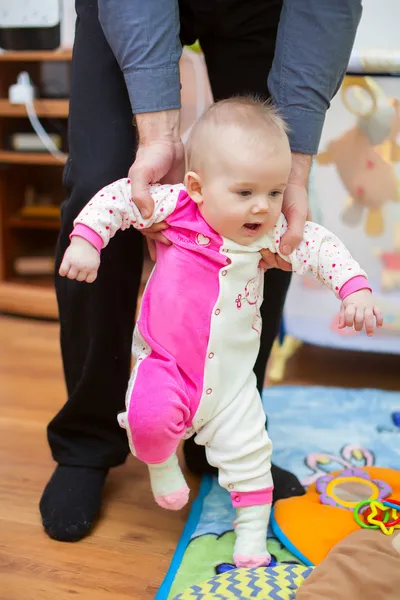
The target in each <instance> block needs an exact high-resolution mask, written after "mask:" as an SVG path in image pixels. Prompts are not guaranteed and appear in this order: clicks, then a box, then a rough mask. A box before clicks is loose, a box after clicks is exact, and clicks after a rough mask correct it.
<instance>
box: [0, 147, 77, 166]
mask: <svg viewBox="0 0 400 600" xmlns="http://www.w3.org/2000/svg"><path fill="white" fill-rule="evenodd" d="M66 162H67V156H65V158H63V159H62V160H60V159H58V158H56V157H55V156H53V155H52V154H50V153H49V152H8V151H6V150H0V164H1V163H3V164H4V163H5V164H11V163H12V164H17V165H57V166H63V165H64V164H65V163H66Z"/></svg>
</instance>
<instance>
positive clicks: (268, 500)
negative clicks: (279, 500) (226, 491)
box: [231, 486, 274, 508]
mask: <svg viewBox="0 0 400 600" xmlns="http://www.w3.org/2000/svg"><path fill="white" fill-rule="evenodd" d="M273 490H274V488H273V486H272V487H269V488H264V489H263V490H256V491H255V492H231V500H232V506H233V507H234V508H237V507H242V506H262V505H263V504H272V492H273Z"/></svg>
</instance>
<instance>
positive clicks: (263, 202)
mask: <svg viewBox="0 0 400 600" xmlns="http://www.w3.org/2000/svg"><path fill="white" fill-rule="evenodd" d="M267 212H269V203H268V200H267V198H260V199H259V200H258V201H257V203H256V204H255V205H254V208H253V214H256V213H267Z"/></svg>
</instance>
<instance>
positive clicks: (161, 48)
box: [98, 0, 184, 258]
mask: <svg viewBox="0 0 400 600" xmlns="http://www.w3.org/2000/svg"><path fill="white" fill-rule="evenodd" d="M98 3H99V20H100V24H101V26H102V29H103V31H104V34H105V36H106V38H107V41H108V43H109V44H110V47H111V49H112V51H113V53H114V55H115V57H116V59H117V61H118V64H119V66H120V68H121V70H122V72H123V75H124V78H125V83H126V87H127V90H128V93H129V98H130V102H131V107H132V114H134V115H135V120H136V127H137V133H138V141H139V144H138V150H137V154H136V158H135V162H134V163H133V165H132V167H131V169H130V171H129V177H130V179H131V181H132V197H133V199H134V201H135V203H136V204H137V206H138V207H139V208H140V210H141V213H142V215H143V217H147V216H148V215H150V214H151V213H152V211H153V207H154V205H153V200H152V197H151V195H150V193H149V186H150V185H151V184H154V183H157V182H159V181H161V182H163V181H165V182H167V183H179V182H181V181H182V179H183V169H184V149H183V144H182V141H181V138H180V111H179V109H180V106H181V97H180V88H181V86H180V77H179V59H180V57H181V53H182V47H181V43H180V40H179V29H180V24H179V9H178V1H177V0H98ZM165 227H166V225H164V224H160V225H156V226H154V227H153V228H152V229H151V230H150V231H149V232H146V231H145V232H144V233H146V235H148V236H149V237H151V238H152V239H156V240H158V241H160V242H164V243H169V242H168V241H167V239H166V238H165V237H164V236H163V235H162V234H161V233H160V232H161V231H162V229H165ZM148 244H149V250H150V255H151V256H152V258H155V246H154V243H151V242H150V241H149V239H148Z"/></svg>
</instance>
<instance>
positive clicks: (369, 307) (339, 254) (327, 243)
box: [273, 217, 383, 335]
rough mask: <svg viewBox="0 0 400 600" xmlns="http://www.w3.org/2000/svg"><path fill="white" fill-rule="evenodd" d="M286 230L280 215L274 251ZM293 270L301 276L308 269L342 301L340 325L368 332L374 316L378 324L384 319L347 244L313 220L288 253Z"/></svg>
mask: <svg viewBox="0 0 400 600" xmlns="http://www.w3.org/2000/svg"><path fill="white" fill-rule="evenodd" d="M285 231H286V220H285V219H284V217H282V218H281V220H280V221H279V223H278V225H277V227H276V228H275V231H274V233H275V239H274V242H273V243H274V246H275V248H274V251H275V252H279V243H280V238H281V236H282V235H283V233H284V232H285ZM283 258H286V260H288V261H289V262H291V264H292V267H293V272H295V273H298V274H299V275H304V274H305V273H306V272H308V271H311V272H312V273H313V275H314V277H315V278H316V279H318V280H319V281H321V282H322V283H323V284H324V285H326V286H327V287H329V288H330V289H331V290H332V291H333V293H334V294H335V296H336V297H337V298H339V299H341V300H342V306H341V313H340V320H339V327H340V328H343V327H346V326H347V327H352V326H353V325H354V327H355V329H356V331H361V330H362V328H363V326H364V325H365V329H366V332H367V334H368V335H372V334H373V332H374V316H375V318H376V324H377V326H378V327H381V326H382V323H383V318H382V313H381V311H380V309H379V308H378V307H377V306H376V303H375V300H374V298H373V296H372V293H371V287H370V285H369V283H368V280H367V278H366V273H365V272H364V271H363V270H362V269H361V267H360V265H359V264H358V263H357V262H356V261H355V260H354V258H353V257H352V256H351V254H350V252H349V251H348V249H347V248H346V246H345V245H344V244H343V242H341V241H340V240H339V238H338V237H336V236H335V235H334V234H333V233H331V232H330V231H328V230H327V229H325V227H322V226H321V225H317V224H315V223H311V222H307V223H306V224H305V228H304V235H303V240H302V241H301V243H300V245H299V246H298V248H296V250H295V251H294V252H293V253H292V254H291V255H290V256H289V257H283Z"/></svg>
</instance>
